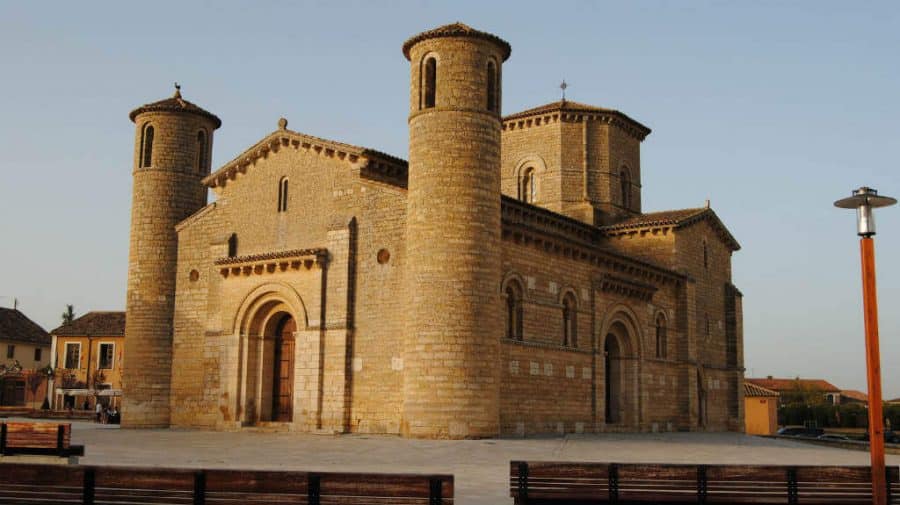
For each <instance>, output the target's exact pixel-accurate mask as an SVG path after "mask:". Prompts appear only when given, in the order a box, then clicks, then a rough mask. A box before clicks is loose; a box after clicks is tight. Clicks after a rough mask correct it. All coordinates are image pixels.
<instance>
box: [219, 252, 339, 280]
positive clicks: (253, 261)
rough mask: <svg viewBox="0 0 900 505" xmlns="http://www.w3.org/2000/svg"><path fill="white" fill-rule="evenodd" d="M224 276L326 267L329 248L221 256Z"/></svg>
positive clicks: (220, 269)
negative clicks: (230, 256) (231, 256)
mask: <svg viewBox="0 0 900 505" xmlns="http://www.w3.org/2000/svg"><path fill="white" fill-rule="evenodd" d="M215 264H216V266H218V267H220V268H219V274H221V275H222V277H225V278H227V277H229V276H234V277H238V276H251V275H263V274H272V273H277V272H287V271H290V270H300V269H301V268H303V269H306V270H311V269H312V268H313V267H315V268H325V267H326V265H327V264H328V250H327V249H295V250H291V251H277V252H269V253H263V254H252V255H248V256H237V257H234V258H220V259H217V260H216V261H215Z"/></svg>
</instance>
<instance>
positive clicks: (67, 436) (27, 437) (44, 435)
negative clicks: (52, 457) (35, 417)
mask: <svg viewBox="0 0 900 505" xmlns="http://www.w3.org/2000/svg"><path fill="white" fill-rule="evenodd" d="M71 439H72V425H71V424H69V423H15V422H13V423H2V424H0V452H3V451H5V450H6V449H7V448H10V449H13V448H14V449H67V448H68V447H69V444H70V443H71Z"/></svg>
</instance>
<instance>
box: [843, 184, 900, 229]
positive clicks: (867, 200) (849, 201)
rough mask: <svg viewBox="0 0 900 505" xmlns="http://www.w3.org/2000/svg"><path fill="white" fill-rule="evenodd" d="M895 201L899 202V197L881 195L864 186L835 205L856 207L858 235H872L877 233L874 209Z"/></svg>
mask: <svg viewBox="0 0 900 505" xmlns="http://www.w3.org/2000/svg"><path fill="white" fill-rule="evenodd" d="M895 203H897V199H895V198H891V197H889V196H879V195H878V191H876V190H874V189H872V188H868V187H866V186H863V187H861V188H859V189H857V190H855V191H853V195H852V196H850V197H847V198H842V199H840V200H838V201H836V202H834V206H835V207H840V208H842V209H856V227H857V231H856V233H857V235H859V236H860V237H871V236H872V235H875V215H874V214H873V213H872V209H875V208H877V207H887V206H889V205H894V204H895Z"/></svg>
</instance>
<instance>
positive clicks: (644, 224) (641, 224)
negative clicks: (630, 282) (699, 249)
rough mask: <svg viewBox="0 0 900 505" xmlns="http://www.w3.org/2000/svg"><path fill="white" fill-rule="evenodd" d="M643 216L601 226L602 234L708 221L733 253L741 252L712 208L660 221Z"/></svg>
mask: <svg viewBox="0 0 900 505" xmlns="http://www.w3.org/2000/svg"><path fill="white" fill-rule="evenodd" d="M640 218H641V216H637V217H636V218H635V219H631V220H627V221H624V222H622V223H617V224H611V225H607V226H601V227H600V228H599V230H600V233H602V234H603V235H604V236H606V237H615V236H618V235H629V234H632V233H636V232H640V231H653V230H656V229H676V230H677V229H679V228H686V227H688V226H691V225H693V224H696V223H699V222H702V221H707V222H709V224H710V226H712V228H713V229H714V230H715V231H716V235H717V236H718V237H719V239H721V240H722V242H724V243H725V244H726V245H727V246H728V247H729V248H730V249H731V250H732V251H739V250H740V249H741V244H740V243H739V242H738V241H737V239H736V238H734V235H732V234H731V232H730V231H728V228H726V227H725V224H724V223H723V222H722V220H721V219H719V216H718V215H717V214H716V213H715V211H713V210H712V209H710V208H702V209H696V212H695V213H693V214H690V215H688V216H684V217H680V216H679V217H664V218H660V219H647V220H641V219H640Z"/></svg>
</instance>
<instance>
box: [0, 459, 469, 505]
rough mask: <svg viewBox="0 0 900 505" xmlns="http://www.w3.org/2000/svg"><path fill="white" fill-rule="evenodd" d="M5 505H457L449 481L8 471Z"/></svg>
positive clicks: (52, 468)
mask: <svg viewBox="0 0 900 505" xmlns="http://www.w3.org/2000/svg"><path fill="white" fill-rule="evenodd" d="M0 503H3V504H4V505H6V504H9V505H24V504H30V505H42V504H53V505H57V504H65V503H70V504H84V505H93V504H117V505H124V504H161V503H165V504H186V505H270V504H288V503H290V504H302V505H328V504H340V505H355V504H360V505H361V504H371V505H378V504H384V505H395V504H397V505H406V504H409V505H452V504H453V477H452V476H450V475H408V474H363V473H314V472H286V471H250V470H190V469H168V468H129V467H101V466H74V465H69V466H56V465H30V464H17V465H4V466H3V467H0Z"/></svg>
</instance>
